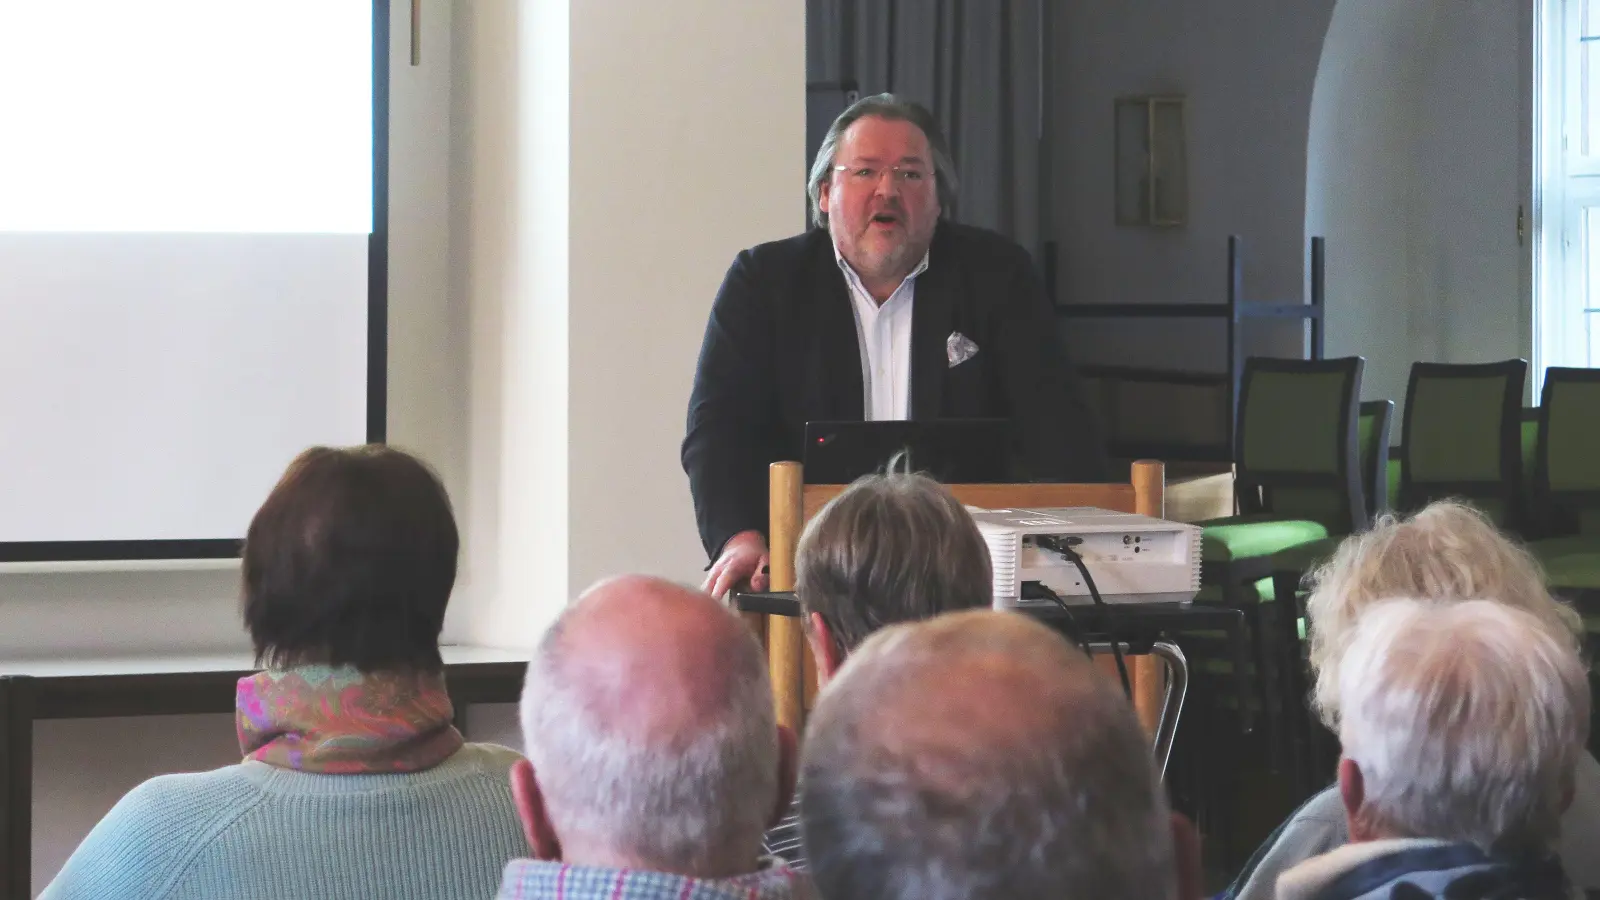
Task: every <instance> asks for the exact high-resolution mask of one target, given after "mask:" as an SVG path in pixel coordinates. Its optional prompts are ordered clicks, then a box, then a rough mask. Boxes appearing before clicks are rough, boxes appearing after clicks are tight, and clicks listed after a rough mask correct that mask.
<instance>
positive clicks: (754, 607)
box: [734, 591, 1252, 733]
mask: <svg viewBox="0 0 1600 900" xmlns="http://www.w3.org/2000/svg"><path fill="white" fill-rule="evenodd" d="M734 605H735V606H737V608H738V609H739V611H740V612H753V613H766V614H767V615H771V616H799V615H800V603H799V601H797V600H796V599H795V596H794V592H792V591H769V592H765V593H736V594H734ZM1017 611H1018V612H1021V613H1025V614H1027V615H1030V616H1033V617H1034V618H1037V619H1039V620H1040V621H1042V622H1044V623H1045V624H1047V625H1050V626H1051V627H1053V628H1057V629H1058V630H1060V629H1061V626H1064V625H1066V624H1067V622H1068V615H1067V612H1066V611H1065V610H1063V609H1062V608H1061V607H1059V606H1054V605H1051V606H1026V607H1021V608H1019V609H1018V610H1017ZM1071 622H1072V624H1073V625H1075V626H1076V627H1077V629H1078V630H1079V631H1080V632H1082V634H1083V637H1084V638H1086V639H1094V640H1106V639H1109V637H1110V636H1111V634H1113V633H1114V634H1115V635H1116V639H1117V641H1118V642H1119V643H1122V644H1126V645H1128V646H1129V647H1130V648H1131V649H1132V650H1133V652H1135V653H1148V652H1149V650H1150V646H1151V645H1152V644H1154V643H1155V642H1156V641H1157V640H1160V639H1163V638H1166V639H1171V637H1170V636H1171V635H1174V634H1181V633H1183V632H1185V631H1188V632H1195V631H1221V632H1224V633H1226V634H1227V636H1228V644H1229V646H1230V647H1231V649H1232V656H1233V684H1234V689H1235V691H1237V694H1238V701H1239V710H1240V714H1239V722H1240V727H1241V730H1243V731H1245V732H1247V733H1248V732H1249V731H1250V729H1251V727H1252V723H1251V721H1250V715H1251V714H1250V681H1249V679H1248V678H1247V677H1246V673H1245V669H1246V667H1247V666H1248V665H1249V663H1250V642H1249V640H1248V639H1247V637H1246V635H1245V625H1244V612H1243V610H1238V609H1233V608H1230V607H1226V606H1212V605H1209V604H1202V603H1191V604H1188V605H1180V604H1176V603H1149V604H1145V603H1115V604H1110V605H1108V606H1094V605H1081V606H1080V605H1073V607H1072V613H1071ZM1172 643H1174V644H1176V645H1178V646H1179V647H1180V648H1181V647H1182V646H1183V643H1182V641H1180V640H1175V639H1174V640H1172Z"/></svg>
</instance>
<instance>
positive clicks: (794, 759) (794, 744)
mask: <svg viewBox="0 0 1600 900" xmlns="http://www.w3.org/2000/svg"><path fill="white" fill-rule="evenodd" d="M799 777H800V741H799V740H798V739H797V738H795V736H794V729H792V728H790V727H789V726H787V725H779V726H778V796H777V798H776V799H777V803H776V804H775V805H774V806H773V807H772V819H771V820H770V821H769V822H768V823H767V827H769V828H770V827H772V826H773V825H776V824H778V823H779V822H781V821H783V817H784V816H786V815H788V814H789V801H791V800H793V799H794V785H795V781H796V780H797V779H798V778H799Z"/></svg>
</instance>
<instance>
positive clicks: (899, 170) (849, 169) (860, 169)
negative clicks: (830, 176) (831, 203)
mask: <svg viewBox="0 0 1600 900" xmlns="http://www.w3.org/2000/svg"><path fill="white" fill-rule="evenodd" d="M833 170H834V171H835V172H843V173H845V177H846V178H848V179H850V180H851V181H853V182H855V183H857V184H873V185H875V184H877V183H878V180H879V179H881V178H882V177H883V173H884V172H889V173H891V174H893V175H894V180H895V181H896V182H898V183H900V184H906V185H911V184H921V183H922V182H924V181H926V180H928V179H929V178H931V177H933V176H932V173H930V172H928V171H927V170H926V169H919V168H917V167H915V166H890V167H889V168H887V169H880V168H878V167H876V166H834V167H833Z"/></svg>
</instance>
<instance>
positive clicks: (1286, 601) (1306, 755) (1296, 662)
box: [1272, 400, 1399, 797]
mask: <svg viewBox="0 0 1600 900" xmlns="http://www.w3.org/2000/svg"><path fill="white" fill-rule="evenodd" d="M1393 419H1394V401H1393V400H1367V401H1363V402H1362V404H1361V407H1360V421H1359V423H1358V425H1357V430H1356V444H1357V452H1358V453H1359V455H1360V457H1361V483H1362V491H1363V493H1364V495H1365V498H1366V510H1365V512H1366V518H1365V520H1364V521H1363V522H1362V523H1361V524H1362V526H1363V527H1365V526H1366V525H1368V524H1370V523H1371V522H1372V521H1373V520H1374V519H1376V518H1377V517H1378V516H1379V515H1380V514H1382V513H1384V512H1385V511H1387V510H1388V508H1389V503H1390V497H1391V491H1392V489H1391V485H1392V483H1393V482H1392V481H1391V475H1390V472H1391V466H1390V461H1389V425H1390V422H1392V421H1393ZM1398 479H1399V473H1398V471H1395V473H1394V475H1393V480H1394V481H1398ZM1345 537H1347V535H1331V536H1329V537H1326V538H1323V539H1322V540H1320V541H1312V542H1311V543H1309V544H1301V545H1300V546H1298V547H1291V548H1289V549H1288V550H1284V551H1282V552H1280V553H1276V554H1274V555H1273V557H1272V588H1273V596H1274V598H1275V599H1276V601H1277V602H1278V603H1280V604H1281V605H1283V607H1284V611H1283V614H1282V615H1281V616H1280V619H1281V621H1280V623H1279V624H1281V625H1282V626H1283V628H1284V630H1283V632H1282V640H1283V643H1284V646H1285V647H1287V648H1289V649H1290V657H1289V658H1288V659H1287V660H1286V665H1287V666H1288V669H1287V675H1288V677H1286V678H1285V679H1284V681H1285V682H1286V683H1287V685H1288V695H1287V697H1286V698H1285V703H1286V704H1288V707H1289V714H1288V716H1287V717H1286V718H1287V719H1288V721H1289V722H1290V723H1291V724H1290V731H1291V732H1292V735H1291V739H1292V741H1293V743H1294V747H1293V754H1294V755H1293V762H1294V773H1293V775H1294V788H1295V791H1296V792H1297V794H1298V795H1299V796H1301V797H1306V796H1310V795H1311V794H1313V793H1315V792H1316V791H1318V790H1320V789H1321V788H1322V787H1323V786H1324V785H1325V783H1326V781H1327V779H1328V778H1329V777H1331V776H1330V773H1331V771H1332V769H1331V765H1328V764H1326V763H1328V762H1329V760H1328V758H1327V754H1326V753H1323V752H1319V748H1321V749H1325V748H1323V747H1322V745H1323V744H1325V743H1326V741H1327V739H1328V737H1329V736H1328V735H1325V734H1323V733H1322V731H1323V729H1321V726H1320V725H1319V724H1318V723H1317V722H1316V720H1315V719H1314V718H1313V717H1312V715H1311V712H1310V708H1309V707H1308V706H1307V697H1308V696H1309V695H1310V692H1311V684H1310V680H1309V672H1308V670H1307V668H1306V663H1305V653H1304V650H1303V648H1302V641H1304V640H1305V636H1306V635H1305V620H1304V618H1303V617H1304V615H1305V610H1304V606H1303V601H1302V596H1303V595H1302V591H1301V582H1302V581H1303V580H1304V579H1305V576H1306V573H1308V572H1310V571H1311V570H1312V569H1315V568H1316V567H1317V566H1318V565H1321V564H1322V563H1323V562H1324V561H1326V560H1327V559H1329V558H1330V557H1332V556H1333V553H1334V551H1335V550H1337V549H1339V544H1340V542H1341V541H1343V540H1344V539H1345Z"/></svg>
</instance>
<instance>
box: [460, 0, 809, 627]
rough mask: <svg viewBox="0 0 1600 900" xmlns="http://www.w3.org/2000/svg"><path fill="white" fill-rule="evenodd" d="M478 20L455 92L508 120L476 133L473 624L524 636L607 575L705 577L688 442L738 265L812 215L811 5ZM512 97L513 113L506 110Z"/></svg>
mask: <svg viewBox="0 0 1600 900" xmlns="http://www.w3.org/2000/svg"><path fill="white" fill-rule="evenodd" d="M465 24H466V26H467V27H466V40H467V44H468V46H469V47H470V48H472V49H471V50H470V51H469V53H468V55H469V57H470V63H469V64H468V67H467V72H468V79H467V82H468V89H467V91H466V96H465V97H464V98H463V99H462V102H463V103H464V105H465V106H466V107H467V108H468V109H471V110H474V111H475V112H476V113H478V114H479V118H482V117H484V116H487V117H488V118H490V119H497V120H499V124H492V123H480V122H479V121H478V120H477V119H474V121H473V125H472V127H471V129H470V130H465V131H461V132H460V133H461V135H462V140H463V142H464V144H465V145H466V150H465V152H464V154H463V159H462V161H461V162H462V165H464V166H465V167H466V170H467V171H468V172H469V173H470V174H471V177H470V178H468V179H465V183H467V184H469V185H470V186H471V187H470V189H469V190H468V192H467V194H466V196H465V197H464V199H463V204H462V207H461V209H460V210H459V211H458V212H459V214H460V215H461V217H462V219H463V229H464V233H466V234H467V235H469V236H470V237H469V241H468V244H467V246H466V247H465V248H464V253H465V254H466V279H467V283H466V295H467V297H468V298H469V303H470V307H471V315H472V320H473V324H472V333H473V340H474V344H473V354H474V356H473V360H472V374H471V390H472V398H473V399H472V411H471V417H472V425H471V428H472V435H473V438H472V439H473V450H472V454H473V458H472V464H471V466H470V468H471V476H470V477H471V487H470V489H469V492H468V496H469V499H470V501H471V503H472V508H471V510H470V513H469V514H470V523H471V534H472V541H473V546H472V547H471V548H470V549H469V552H468V553H467V555H466V558H467V563H468V564H467V578H468V580H469V583H470V585H471V587H472V592H473V604H472V606H471V611H470V613H469V621H467V622H466V624H465V626H464V630H463V631H462V632H461V633H463V634H464V635H466V636H467V637H469V638H470V639H473V640H476V641H479V642H497V643H504V642H505V641H507V640H509V641H512V642H517V643H524V642H527V641H531V640H532V639H533V638H534V637H536V636H537V635H538V634H539V633H540V632H541V631H542V629H543V627H544V625H545V624H546V623H547V622H548V621H549V619H550V618H551V617H552V616H553V615H554V614H555V613H556V611H558V610H559V609H560V608H561V606H562V605H563V604H564V603H565V602H566V601H567V599H568V598H570V597H571V596H573V595H574V594H575V593H577V592H578V591H580V590H581V589H582V588H583V587H584V586H586V585H588V584H590V583H591V582H593V581H594V580H595V579H597V578H599V577H601V576H602V575H605V574H608V573H613V572H618V571H644V572H652V573H656V574H661V575H666V576H668V577H673V578H678V579H683V580H693V581H696V582H698V580H699V577H700V571H701V568H702V566H703V564H704V562H705V560H704V555H703V551H702V550H701V549H700V545H699V541H698V539H697V537H696V534H695V531H694V527H693V522H694V519H693V514H692V508H691V505H690V499H689V492H688V485H687V481H686V479H685V477H684V475H683V471H682V469H681V468H680V466H679V463H678V444H679V441H680V440H681V439H682V436H683V428H684V418H685V413H686V409H687V403H688V396H689V387H690V383H691V381H692V378H693V372H694V363H695V358H696V356H697V354H698V351H699V345H700V338H701V335H702V332H703V330H704V328H705V322H706V316H707V313H708V312H709V310H710V303H711V299H712V297H713V295H714V294H715V292H716V289H717V286H718V285H719V284H720V282H721V280H722V276H723V274H724V273H725V272H726V270H727V267H728V265H729V264H730V263H731V262H732V260H733V257H734V255H735V254H736V253H737V252H738V251H739V250H740V249H743V248H744V247H747V246H749V245H751V244H753V243H757V242H759V241H764V240H770V239H773V238H778V237H782V236H786V235H789V234H793V233H795V232H797V231H799V230H801V229H802V228H803V227H804V221H803V216H802V205H801V203H800V202H799V200H798V199H797V198H799V197H801V196H802V191H803V184H804V171H805V159H804V152H805V133H804V132H805V105H804V104H805V93H804V84H805V72H804V33H805V23H804V8H803V5H802V4H798V3H794V4H755V3H748V2H741V0H699V2H696V3H692V4H686V3H672V4H665V3H658V2H651V0H627V2H610V3H582V2H576V0H573V2H545V3H536V4H531V5H530V4H524V5H522V6H521V7H520V14H517V13H515V12H513V11H510V10H506V9H504V8H503V5H502V4H494V3H491V4H484V5H483V6H482V7H474V8H473V11H472V12H471V13H470V14H469V15H468V16H467V17H466V23H465ZM512 35H520V40H513V39H512V38H511V37H509V36H512ZM518 72H520V73H524V74H522V75H521V76H519V77H515V78H506V77H505V75H506V73H518ZM507 84H514V85H516V86H517V87H516V89H512V88H509V87H507ZM512 109H515V110H520V111H521V114H520V116H518V117H515V121H518V122H520V123H521V127H520V128H507V127H505V125H504V121H505V116H503V115H499V114H497V113H498V111H503V110H512Z"/></svg>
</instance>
